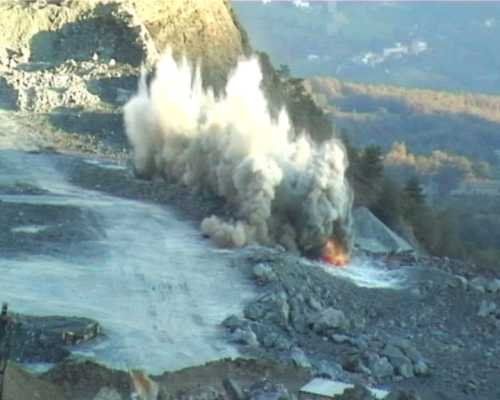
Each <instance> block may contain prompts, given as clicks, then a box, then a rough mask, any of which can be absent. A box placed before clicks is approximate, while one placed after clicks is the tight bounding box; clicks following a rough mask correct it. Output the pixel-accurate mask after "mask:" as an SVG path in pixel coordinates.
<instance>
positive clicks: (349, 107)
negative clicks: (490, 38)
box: [306, 78, 500, 164]
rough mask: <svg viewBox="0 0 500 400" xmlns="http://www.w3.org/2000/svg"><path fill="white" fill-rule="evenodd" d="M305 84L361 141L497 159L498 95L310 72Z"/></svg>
mask: <svg viewBox="0 0 500 400" xmlns="http://www.w3.org/2000/svg"><path fill="white" fill-rule="evenodd" d="M306 87H307V88H308V90H309V91H310V93H311V94H312V96H313V97H314V99H315V100H316V101H317V102H318V104H320V105H322V107H323V108H324V110H325V111H326V112H327V113H328V115H329V116H330V118H331V119H332V121H333V122H334V123H335V125H336V126H337V127H338V128H343V129H345V130H346V131H347V132H348V133H349V137H350V139H351V141H352V142H353V143H354V144H355V145H357V146H359V147H364V146H367V145H370V144H373V143H376V144H378V145H381V146H382V147H383V148H384V150H389V148H390V147H391V146H392V144H393V143H394V142H399V141H404V142H405V143H406V144H407V145H408V146H409V147H410V148H411V149H412V151H414V152H415V153H418V154H426V153H430V152H431V151H433V150H437V149H446V150H447V151H451V152H453V153H455V154H458V155H464V156H467V157H472V158H474V159H476V160H482V161H487V162H489V163H493V164H497V163H498V162H499V157H498V155H497V154H496V151H497V150H499V149H500V96H485V95H475V94H462V93H449V92H439V91H432V90H421V89H407V88H400V87H394V86H384V85H363V84H355V83H349V82H341V81H338V80H336V79H333V78H312V79H309V80H308V81H307V82H306Z"/></svg>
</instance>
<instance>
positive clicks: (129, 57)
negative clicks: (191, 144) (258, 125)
mask: <svg viewBox="0 0 500 400" xmlns="http://www.w3.org/2000/svg"><path fill="white" fill-rule="evenodd" d="M166 47H171V48H172V50H173V52H174V55H176V56H181V55H184V54H185V55H186V56H187V57H188V59H190V60H191V61H193V62H201V63H202V66H203V68H202V70H203V78H204V82H205V84H207V85H212V86H215V87H216V88H217V87H220V86H221V84H223V82H224V81H225V78H226V76H227V74H228V72H229V70H230V69H231V67H232V66H233V65H234V64H235V63H236V61H237V59H238V57H239V56H241V54H243V53H246V52H248V51H249V46H248V44H247V40H246V37H245V34H244V33H242V31H241V30H240V27H239V25H238V23H237V21H236V19H235V18H234V15H233V13H232V10H231V7H230V5H229V3H228V2H227V1H225V0H209V1H203V2H199V1H183V0H172V1H168V2H157V1H153V0H146V1H140V2H135V3H133V2H130V1H128V0H125V1H123V0H120V1H118V0H89V1H87V0H85V1H84V0H50V1H45V0H35V1H33V0H29V1H28V0H26V1H14V0H7V1H2V2H1V3H0V110H2V109H3V110H9V111H18V112H19V111H21V112H29V113H33V112H35V113H36V117H35V116H33V115H30V118H29V119H30V121H35V122H37V123H39V125H41V126H43V130H44V131H49V130H52V131H56V132H60V133H64V134H67V133H77V134H85V135H84V136H85V137H86V138H87V139H88V138H90V137H92V138H93V141H94V142H104V143H105V144H106V145H111V147H114V148H115V149H116V147H117V145H118V147H121V146H123V145H124V135H123V134H122V133H123V132H122V130H123V128H122V118H121V111H120V110H121V106H122V105H123V104H124V103H125V102H126V101H127V100H128V98H129V97H130V96H131V95H132V93H133V92H134V91H135V89H136V82H137V77H138V75H139V73H140V68H141V65H144V64H145V65H147V66H148V67H151V66H152V65H153V64H154V62H155V61H156V60H157V59H158V57H159V55H160V54H161V53H162V52H163V51H164V50H165V49H166ZM63 136H64V135H63ZM94 139H95V140H94ZM68 141H69V140H68ZM72 147H74V146H73V145H71V144H67V146H66V148H72Z"/></svg>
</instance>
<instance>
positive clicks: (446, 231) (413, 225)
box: [346, 140, 500, 267]
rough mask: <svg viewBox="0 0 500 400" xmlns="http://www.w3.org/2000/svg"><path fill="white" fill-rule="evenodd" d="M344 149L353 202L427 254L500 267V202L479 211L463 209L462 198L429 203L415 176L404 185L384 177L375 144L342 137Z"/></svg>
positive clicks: (382, 162) (381, 158) (470, 208)
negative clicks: (356, 143)
mask: <svg viewBox="0 0 500 400" xmlns="http://www.w3.org/2000/svg"><path fill="white" fill-rule="evenodd" d="M346 149H347V151H348V155H349V160H350V166H349V170H348V178H349V180H350V182H351V183H352V186H353V190H354V193H355V196H354V198H355V206H365V207H368V208H369V209H370V210H371V211H372V212H373V213H374V214H375V215H376V216H377V217H378V218H379V219H380V220H381V221H382V222H384V223H385V224H386V225H387V226H389V227H390V228H391V229H393V230H394V231H395V232H397V233H398V234H400V235H402V236H403V237H405V238H406V239H407V240H408V241H409V242H410V243H412V245H414V246H416V247H417V248H419V249H421V250H423V251H425V252H427V253H429V254H431V255H436V256H447V257H452V258H458V259H463V260H467V261H470V262H474V263H476V264H479V265H483V266H486V267H492V266H496V267H500V249H499V248H498V239H499V238H500V205H496V202H494V201H493V202H492V203H491V204H489V205H488V206H484V207H483V210H480V209H479V208H478V206H477V205H476V206H475V205H474V204H475V202H473V203H471V204H470V205H469V206H468V207H467V208H465V207H464V206H463V204H461V202H460V201H459V202H457V203H456V204H453V203H448V206H446V207H435V206H432V205H430V204H429V203H428V201H427V198H426V194H425V192H424V190H423V187H422V184H421V181H420V180H419V179H418V177H417V176H416V175H413V176H410V177H409V178H408V179H406V181H404V183H403V184H401V183H399V182H397V181H396V180H393V179H391V178H390V177H389V176H388V174H387V173H386V171H385V169H384V161H383V159H384V157H383V151H382V149H381V148H380V147H379V146H368V147H366V148H364V149H358V148H355V147H353V146H352V145H350V143H349V141H348V140H346ZM476 202H477V199H476ZM495 215H496V217H495ZM481 224H484V225H481Z"/></svg>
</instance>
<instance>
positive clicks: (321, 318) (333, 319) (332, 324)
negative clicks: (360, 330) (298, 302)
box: [310, 307, 349, 334]
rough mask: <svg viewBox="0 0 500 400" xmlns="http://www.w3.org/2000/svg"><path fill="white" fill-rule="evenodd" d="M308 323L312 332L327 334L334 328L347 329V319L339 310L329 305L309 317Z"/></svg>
mask: <svg viewBox="0 0 500 400" xmlns="http://www.w3.org/2000/svg"><path fill="white" fill-rule="evenodd" d="M310 323H311V324H312V328H313V330H314V332H316V333H319V334H328V333H329V332H332V331H335V330H340V331H343V330H347V329H348V327H349V321H348V319H347V318H346V316H345V315H344V313H343V312H342V311H341V310H337V309H335V308H332V307H329V308H326V309H324V310H322V311H319V312H318V313H316V314H314V315H313V316H312V317H311V320H310Z"/></svg>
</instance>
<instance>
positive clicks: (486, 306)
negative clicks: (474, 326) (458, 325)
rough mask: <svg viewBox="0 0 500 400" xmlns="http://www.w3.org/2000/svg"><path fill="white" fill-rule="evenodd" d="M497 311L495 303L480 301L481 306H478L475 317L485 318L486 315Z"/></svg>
mask: <svg viewBox="0 0 500 400" xmlns="http://www.w3.org/2000/svg"><path fill="white" fill-rule="evenodd" d="M496 309H497V306H496V304H495V303H493V302H491V301H486V300H483V301H481V304H480V305H479V311H478V312H477V315H478V316H479V317H483V318H484V317H487V316H488V315H490V314H492V313H493V312H495V311H496Z"/></svg>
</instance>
